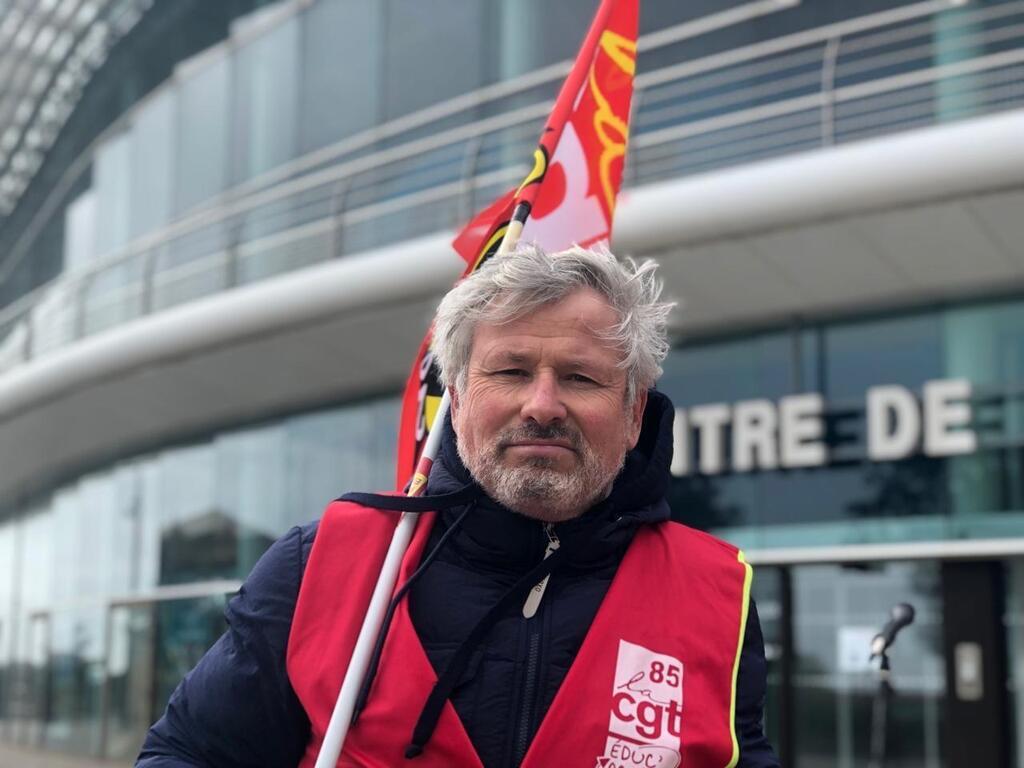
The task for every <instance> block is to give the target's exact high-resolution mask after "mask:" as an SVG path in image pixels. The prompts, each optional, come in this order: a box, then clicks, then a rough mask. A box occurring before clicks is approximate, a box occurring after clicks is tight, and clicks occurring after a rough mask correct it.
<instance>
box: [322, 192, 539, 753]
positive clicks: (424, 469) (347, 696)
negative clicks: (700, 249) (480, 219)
mask: <svg viewBox="0 0 1024 768" xmlns="http://www.w3.org/2000/svg"><path fill="white" fill-rule="evenodd" d="M528 211H529V209H526V211H521V209H520V207H519V206H517V207H516V210H515V212H514V214H513V216H512V220H511V221H510V222H509V224H508V229H507V230H505V236H504V237H503V238H502V241H501V245H500V246H498V250H497V252H496V253H495V258H498V257H500V256H501V255H503V254H506V253H508V252H509V251H510V250H512V248H514V247H515V244H516V243H517V242H519V237H520V236H521V235H522V233H523V222H522V221H520V220H519V219H520V218H522V219H525V218H526V216H525V214H526V213H528ZM516 214H519V215H516ZM450 406H451V398H450V397H449V396H448V390H447V389H445V392H444V395H443V396H442V397H441V403H440V405H438V408H437V413H436V414H435V415H434V421H433V423H432V424H431V425H430V434H429V435H428V436H427V442H426V445H424V446H423V454H422V455H421V456H420V461H419V464H418V465H417V467H416V474H415V475H414V476H413V481H412V485H411V486H410V487H409V494H408V495H409V496H420V495H421V494H422V493H423V491H424V490H425V489H426V485H427V475H428V474H429V473H430V467H431V466H432V465H433V463H434V459H435V458H436V457H437V451H438V448H440V446H441V431H442V427H443V426H444V420H445V417H447V415H448V410H449V407H450ZM417 520H419V514H418V513H416V512H403V513H402V517H401V519H400V520H399V521H398V527H397V528H395V533H394V535H393V536H392V537H391V545H390V546H389V547H388V552H387V554H386V555H385V556H384V565H382V566H381V570H380V576H378V577H377V585H376V586H375V587H374V588H373V595H372V596H371V597H370V605H369V607H368V608H367V609H366V617H365V618H364V619H363V626H362V627H361V628H360V630H359V637H358V638H357V639H356V646H355V649H354V650H353V651H352V658H351V659H350V660H349V663H348V669H347V670H346V671H345V679H344V680H343V681H342V683H341V690H340V691H338V699H337V701H335V703H334V711H333V712H332V713H331V720H330V722H329V723H328V725H327V732H326V733H325V734H324V743H323V745H322V746H321V747H320V753H319V754H318V755H317V758H316V766H315V768H334V766H335V765H336V764H337V762H338V756H339V755H340V754H341V750H342V747H343V746H344V744H345V737H346V736H347V735H348V727H349V725H351V723H352V713H353V711H355V706H356V699H357V698H358V696H359V689H360V688H361V687H362V685H363V680H364V679H365V678H366V669H367V667H368V666H369V664H370V657H371V656H372V654H373V647H374V645H376V642H377V635H379V634H380V629H381V624H382V623H383V622H384V615H385V613H386V612H387V607H388V603H389V602H390V600H391V594H392V593H393V592H394V589H395V582H396V581H398V568H399V566H400V565H401V564H402V558H403V557H405V551H406V550H407V549H408V548H409V542H410V541H411V540H412V534H413V531H414V530H415V529H416V521H417Z"/></svg>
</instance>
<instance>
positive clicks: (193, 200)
mask: <svg viewBox="0 0 1024 768" xmlns="http://www.w3.org/2000/svg"><path fill="white" fill-rule="evenodd" d="M201 64H202V65H201V66H197V68H196V69H195V70H194V71H191V72H190V73H189V74H187V75H186V76H185V77H184V79H183V80H182V81H181V85H180V86H179V88H178V128H177V135H178V149H177V163H176V173H175V174H174V177H175V180H176V186H177V195H176V200H175V211H176V212H177V213H183V212H184V211H187V210H188V209H189V208H192V207H193V206H195V205H198V204H199V203H202V202H203V201H205V200H207V199H209V198H211V197H213V196H214V195H216V194H217V193H219V192H221V191H222V190H224V189H225V187H226V186H227V181H228V168H229V167H230V162H231V156H230V153H229V152H228V130H229V126H230V119H229V113H228V108H229V105H230V103H231V99H230V98H229V94H230V90H229V89H230V85H231V82H230V73H231V60H230V59H229V58H228V57H227V56H226V55H218V56H217V57H216V58H213V59H204V60H203V61H202V63H201Z"/></svg>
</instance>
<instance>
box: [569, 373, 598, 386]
mask: <svg viewBox="0 0 1024 768" xmlns="http://www.w3.org/2000/svg"><path fill="white" fill-rule="evenodd" d="M569 381H573V382H576V383H577V384H597V382H596V381H594V380H593V379H592V378H590V377H589V376H585V375H583V374H582V373H573V374H571V375H570V376H569Z"/></svg>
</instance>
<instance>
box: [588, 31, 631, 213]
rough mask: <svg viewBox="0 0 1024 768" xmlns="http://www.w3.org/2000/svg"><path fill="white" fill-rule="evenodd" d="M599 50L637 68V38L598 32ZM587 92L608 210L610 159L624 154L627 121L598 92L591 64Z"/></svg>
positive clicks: (611, 203)
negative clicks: (591, 103) (591, 102)
mask: <svg viewBox="0 0 1024 768" xmlns="http://www.w3.org/2000/svg"><path fill="white" fill-rule="evenodd" d="M601 50H602V51H604V52H605V53H606V54H607V55H608V58H610V59H611V60H612V62H614V63H615V65H616V66H617V67H618V68H619V69H621V70H622V71H623V72H625V73H626V74H627V75H629V76H630V77H632V75H633V73H634V72H635V71H636V41H635V40H630V39H628V38H626V37H623V36H622V35H619V34H616V33H615V32H612V31H610V30H605V31H604V32H603V33H602V34H601ZM590 92H591V93H592V94H593V95H594V101H595V102H596V103H597V109H596V110H595V111H594V133H595V134H596V135H597V140H598V141H599V142H600V144H601V156H600V157H599V158H598V171H599V173H600V175H601V191H602V192H603V193H604V199H605V203H606V204H607V206H608V210H609V211H614V210H615V185H614V184H613V183H612V170H611V169H612V163H613V162H614V161H615V160H616V159H618V158H620V157H623V156H624V155H625V154H626V141H627V140H628V139H629V124H628V123H627V122H626V120H627V118H628V115H627V116H626V117H619V116H618V115H616V114H615V112H614V111H613V110H612V107H611V104H610V103H609V102H608V99H607V98H605V95H604V94H603V93H602V92H601V88H600V86H598V84H597V78H596V76H595V74H594V67H593V66H591V67H590Z"/></svg>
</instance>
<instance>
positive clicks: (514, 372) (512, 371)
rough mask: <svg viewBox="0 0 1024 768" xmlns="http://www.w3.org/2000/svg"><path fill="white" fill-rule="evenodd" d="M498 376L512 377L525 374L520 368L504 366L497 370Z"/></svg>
mask: <svg viewBox="0 0 1024 768" xmlns="http://www.w3.org/2000/svg"><path fill="white" fill-rule="evenodd" d="M497 375H498V376H511V377H513V378H515V377H518V376H526V371H524V370H523V369H522V368H506V369H504V370H501V371H498V372H497Z"/></svg>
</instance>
